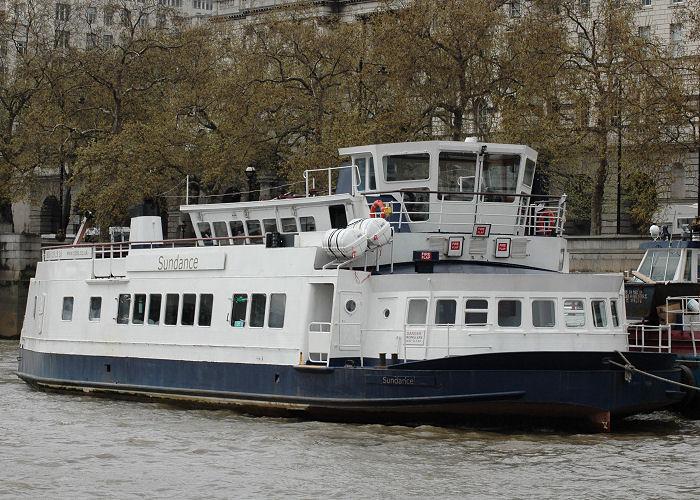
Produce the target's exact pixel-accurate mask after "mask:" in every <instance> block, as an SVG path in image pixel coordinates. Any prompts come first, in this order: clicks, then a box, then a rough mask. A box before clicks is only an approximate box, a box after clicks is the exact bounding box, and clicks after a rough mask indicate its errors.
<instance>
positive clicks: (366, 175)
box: [355, 156, 377, 191]
mask: <svg viewBox="0 0 700 500" xmlns="http://www.w3.org/2000/svg"><path fill="white" fill-rule="evenodd" d="M355 166H356V167H357V172H359V175H360V178H359V179H358V182H359V185H358V186H357V190H358V191H366V190H370V191H371V190H374V189H377V180H376V179H375V176H374V159H373V158H372V157H371V156H370V157H369V158H355Z"/></svg>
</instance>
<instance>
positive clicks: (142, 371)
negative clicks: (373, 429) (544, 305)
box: [18, 348, 683, 430]
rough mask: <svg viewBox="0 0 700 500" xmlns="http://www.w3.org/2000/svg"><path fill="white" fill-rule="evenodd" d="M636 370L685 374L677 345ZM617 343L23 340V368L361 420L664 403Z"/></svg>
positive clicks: (623, 408)
mask: <svg viewBox="0 0 700 500" xmlns="http://www.w3.org/2000/svg"><path fill="white" fill-rule="evenodd" d="M625 355H626V356H627V357H628V359H629V360H630V362H631V363H632V364H634V365H635V366H636V367H637V368H639V369H640V370H645V371H649V372H652V373H654V374H655V375H657V376H660V377H663V378H666V379H670V380H674V381H678V380H679V378H680V372H679V370H678V369H677V368H674V366H673V365H674V359H675V357H674V356H673V355H667V354H658V353H625ZM607 359H614V360H618V361H620V358H619V355H617V354H615V353H605V352H595V353H577V352H531V353H501V354H482V355H474V356H460V357H452V358H443V359H439V360H430V361H417V362H409V363H401V364H396V365H393V366H389V367H386V368H381V367H376V366H374V367H370V368H361V367H352V366H342V367H340V366H339V367H315V366H308V365H301V366H289V365H256V364H237V363H212V362H197V361H180V360H164V359H142V358H120V357H103V356H80V355H66V354H52V353H40V352H34V351H30V350H27V349H22V348H21V349H20V357H19V367H18V375H19V376H20V377H21V378H22V379H23V380H25V381H27V382H28V383H30V384H31V385H33V386H35V387H38V388H40V389H65V390H79V391H85V392H90V393H95V394H104V395H109V396H115V397H135V398H139V399H148V398H164V399H170V400H179V401H182V402H185V403H188V404H195V405H216V406H231V407H236V408H238V409H239V410H242V411H246V412H250V413H254V414H260V415H291V416H302V417H307V418H317V419H323V420H338V421H359V422H382V423H393V422H408V423H427V422H442V421H450V422H457V423H467V422H470V421H472V420H473V418H475V417H476V418H479V417H481V418H488V419H489V420H490V419H491V418H492V417H494V416H497V417H513V418H515V419H523V418H525V419H527V418H530V417H535V418H537V417H540V418H545V419H546V420H548V421H549V420H557V419H566V420H569V421H580V422H584V423H586V424H588V425H589V426H591V427H592V428H594V429H596V430H609V428H610V427H609V425H610V419H611V417H623V416H627V415H631V414H635V413H640V412H645V411H651V410H655V409H658V408H663V407H665V406H668V405H670V404H673V403H674V402H677V401H678V400H679V399H680V398H682V397H683V393H682V392H680V391H679V390H678V389H677V387H676V386H674V385H672V384H670V383H668V382H661V381H657V380H654V379H651V378H649V377H645V376H643V375H640V374H634V375H632V378H631V380H630V381H629V382H627V381H625V374H624V371H623V370H621V369H619V368H616V367H614V366H611V365H609V364H607V363H606V360H607Z"/></svg>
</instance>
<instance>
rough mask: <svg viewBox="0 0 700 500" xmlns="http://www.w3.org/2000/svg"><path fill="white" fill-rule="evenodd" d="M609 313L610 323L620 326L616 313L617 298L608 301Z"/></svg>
mask: <svg viewBox="0 0 700 500" xmlns="http://www.w3.org/2000/svg"><path fill="white" fill-rule="evenodd" d="M610 313H611V315H612V324H613V326H614V327H615V328H617V327H618V326H620V317H619V316H618V315H617V300H611V301H610Z"/></svg>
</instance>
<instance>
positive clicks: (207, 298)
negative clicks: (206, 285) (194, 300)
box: [197, 293, 214, 326]
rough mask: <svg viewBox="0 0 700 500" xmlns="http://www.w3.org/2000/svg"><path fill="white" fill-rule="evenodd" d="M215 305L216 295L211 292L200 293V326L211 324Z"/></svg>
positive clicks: (198, 322)
mask: <svg viewBox="0 0 700 500" xmlns="http://www.w3.org/2000/svg"><path fill="white" fill-rule="evenodd" d="M213 305H214V295H212V294H211V293H202V294H200V295H199V317H198V318H197V324H198V325H199V326H211V311H212V307H213Z"/></svg>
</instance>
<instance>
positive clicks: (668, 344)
mask: <svg viewBox="0 0 700 500" xmlns="http://www.w3.org/2000/svg"><path fill="white" fill-rule="evenodd" d="M659 323H660V324H659V325H647V324H629V325H628V329H627V331H628V334H629V347H630V349H633V350H641V351H649V350H652V351H657V352H673V353H679V354H690V353H692V354H693V356H697V355H698V351H700V345H698V344H699V343H700V296H678V297H666V304H665V306H664V309H661V310H660V311H659Z"/></svg>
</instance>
